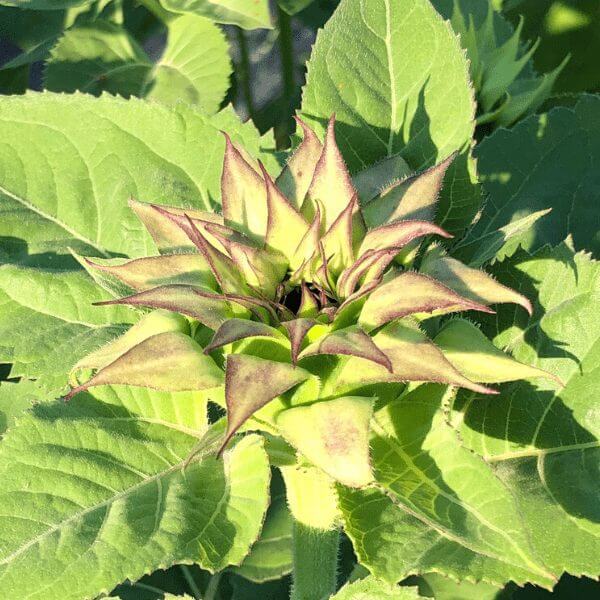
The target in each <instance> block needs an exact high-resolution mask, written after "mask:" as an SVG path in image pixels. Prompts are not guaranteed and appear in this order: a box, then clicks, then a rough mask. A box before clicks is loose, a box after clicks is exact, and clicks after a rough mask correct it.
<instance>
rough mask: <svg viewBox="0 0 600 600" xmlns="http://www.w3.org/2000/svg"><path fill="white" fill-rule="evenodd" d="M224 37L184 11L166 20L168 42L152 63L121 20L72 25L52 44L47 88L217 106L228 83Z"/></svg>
mask: <svg viewBox="0 0 600 600" xmlns="http://www.w3.org/2000/svg"><path fill="white" fill-rule="evenodd" d="M230 73H231V63H230V60H229V56H228V53H227V42H226V40H225V37H224V35H223V34H222V32H221V31H220V30H219V28H218V27H217V26H216V25H214V24H213V23H211V22H210V21H209V20H208V19H204V18H202V17H198V16H195V15H184V16H182V17H180V18H178V19H174V20H171V21H169V22H168V23H167V42H166V46H165V49H164V51H163V53H162V56H161V57H160V59H159V60H158V61H157V62H156V63H153V62H152V60H151V59H150V58H149V57H148V55H147V54H146V53H145V52H144V50H143V49H142V47H141V46H139V45H138V43H137V42H136V40H135V39H134V38H133V37H132V36H131V35H130V34H129V33H128V31H127V30H126V29H125V28H124V27H123V25H120V24H117V23H114V22H110V21H107V20H103V19H96V20H94V21H92V22H89V23H83V24H81V25H75V26H74V27H72V28H70V29H68V30H67V31H66V32H65V33H64V35H63V36H62V37H61V38H60V39H59V41H58V43H57V44H56V45H55V46H53V48H52V50H51V52H50V58H49V59H48V61H47V62H46V69H45V73H44V82H45V87H46V88H47V89H49V90H52V91H56V92H74V91H75V90H79V91H81V92H86V93H90V94H94V95H100V94H101V93H102V92H103V91H107V92H110V93H111V94H115V95H120V96H123V97H126V98H127V97H129V96H139V97H140V98H147V99H149V100H158V101H160V102H164V103H165V104H175V103H177V102H185V103H187V104H193V105H197V106H198V108H199V109H200V110H201V111H202V112H203V113H204V114H212V113H215V112H217V111H218V110H219V105H220V104H221V101H222V100H223V97H224V96H225V92H226V91H227V88H228V87H229V74H230Z"/></svg>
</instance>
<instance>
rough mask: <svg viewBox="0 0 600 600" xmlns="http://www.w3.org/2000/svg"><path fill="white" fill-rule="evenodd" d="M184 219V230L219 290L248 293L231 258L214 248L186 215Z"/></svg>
mask: <svg viewBox="0 0 600 600" xmlns="http://www.w3.org/2000/svg"><path fill="white" fill-rule="evenodd" d="M186 220H187V224H186V225H184V226H183V227H184V229H185V232H186V233H187V234H188V236H189V238H190V239H191V240H192V242H193V243H194V245H195V246H196V247H197V248H198V250H200V253H201V254H202V255H203V256H204V258H205V259H206V262H207V263H208V265H209V266H210V268H211V271H212V273H213V275H214V277H215V279H216V280H217V282H218V283H219V286H220V287H221V291H222V292H224V293H226V294H229V293H231V294H248V292H249V290H248V287H247V286H246V285H245V282H244V280H243V279H242V277H241V276H240V273H239V271H238V269H236V268H235V263H234V262H233V261H232V259H231V258H230V257H229V256H226V255H225V254H223V252H221V251H220V250H219V249H218V248H215V247H214V246H213V245H212V244H211V243H210V242H209V241H208V240H207V239H206V237H205V235H204V234H203V233H202V232H201V231H200V229H198V227H197V226H196V225H195V224H194V222H193V221H192V220H191V219H190V218H189V217H187V215H186Z"/></svg>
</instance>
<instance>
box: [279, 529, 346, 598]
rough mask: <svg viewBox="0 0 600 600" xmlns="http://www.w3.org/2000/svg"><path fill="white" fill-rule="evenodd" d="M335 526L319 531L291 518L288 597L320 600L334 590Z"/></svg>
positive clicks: (335, 567) (335, 582) (337, 537)
mask: <svg viewBox="0 0 600 600" xmlns="http://www.w3.org/2000/svg"><path fill="white" fill-rule="evenodd" d="M339 541H340V534H339V531H338V530H337V529H332V530H322V529H317V528H315V527H310V526H309V525H305V524H303V523H300V522H299V521H294V525H293V533H292V545H293V571H292V575H293V584H292V595H291V600H321V599H322V598H329V597H330V596H331V595H333V594H334V593H335V591H336V589H337V568H338V547H339Z"/></svg>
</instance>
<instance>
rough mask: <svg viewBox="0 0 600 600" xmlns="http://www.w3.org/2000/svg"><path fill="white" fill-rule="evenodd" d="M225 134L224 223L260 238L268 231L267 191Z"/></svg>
mask: <svg viewBox="0 0 600 600" xmlns="http://www.w3.org/2000/svg"><path fill="white" fill-rule="evenodd" d="M223 135H224V136H225V156H224V158H223V174H222V176H221V202H222V205H223V217H224V218H225V223H226V224H228V225H231V226H232V227H234V228H235V229H238V230H239V231H241V232H242V233H245V234H246V235H247V236H249V237H250V238H252V239H255V240H256V241H259V242H260V241H262V239H263V237H264V235H265V233H266V231H267V194H266V190H265V184H264V182H263V180H262V178H261V176H260V175H259V174H258V173H257V172H256V171H255V170H254V168H252V167H251V166H250V165H249V164H248V162H247V161H246V159H245V158H244V156H243V155H242V153H241V152H240V151H239V150H238V149H237V148H236V147H235V146H234V145H233V143H232V142H231V139H230V138H229V136H228V135H227V134H226V133H224V134H223Z"/></svg>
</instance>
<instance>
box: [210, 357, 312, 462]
mask: <svg viewBox="0 0 600 600" xmlns="http://www.w3.org/2000/svg"><path fill="white" fill-rule="evenodd" d="M310 376H311V375H310V373H309V372H308V371H305V370H304V369H300V368H297V367H293V366H292V365H289V364H286V363H280V362H274V361H272V360H265V359H262V358H257V357H256V356H249V355H246V354H232V355H230V356H229V357H227V368H226V372H225V402H226V404H227V431H226V433H225V439H224V440H223V444H222V446H221V449H220V450H219V454H220V453H221V452H222V451H223V450H224V449H225V446H226V445H227V443H228V442H229V440H230V439H231V437H232V436H233V435H234V434H235V432H236V431H237V430H238V429H239V428H240V427H241V426H242V425H243V424H244V423H245V422H246V421H247V420H248V419H249V418H250V417H251V416H252V415H253V414H254V413H255V412H256V411H257V410H259V409H260V408H262V407H263V406H265V404H267V403H268V402H270V401H271V400H273V398H276V397H277V396H280V395H281V394H283V393H284V392H287V391H288V390H289V389H291V388H293V387H294V386H296V385H298V384H299V383H302V382H303V381H306V380H307V379H308V378H309V377H310Z"/></svg>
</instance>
